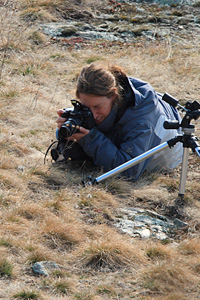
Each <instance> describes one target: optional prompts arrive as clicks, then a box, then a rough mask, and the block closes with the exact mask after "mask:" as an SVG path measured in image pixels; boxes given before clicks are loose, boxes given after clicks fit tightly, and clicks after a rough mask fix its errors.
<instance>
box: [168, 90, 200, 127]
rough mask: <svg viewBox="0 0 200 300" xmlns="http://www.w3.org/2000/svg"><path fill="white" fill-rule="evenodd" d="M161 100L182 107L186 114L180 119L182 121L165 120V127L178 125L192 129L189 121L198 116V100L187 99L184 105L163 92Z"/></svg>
mask: <svg viewBox="0 0 200 300" xmlns="http://www.w3.org/2000/svg"><path fill="white" fill-rule="evenodd" d="M162 100H164V101H165V102H167V103H169V104H170V105H171V106H173V107H176V106H178V107H179V108H181V109H182V111H185V112H186V114H185V116H184V117H183V119H182V122H181V123H179V122H178V121H165V122H164V124H163V126H164V128H165V129H178V128H179V127H182V128H188V129H192V128H194V125H191V124H190V122H191V121H192V120H197V119H198V118H199V117H200V103H199V102H198V101H196V100H195V101H193V102H192V101H188V102H186V104H185V107H183V106H182V105H180V104H179V103H178V100H177V99H175V98H173V97H172V96H171V95H169V94H167V93H165V94H164V95H163V97H162Z"/></svg>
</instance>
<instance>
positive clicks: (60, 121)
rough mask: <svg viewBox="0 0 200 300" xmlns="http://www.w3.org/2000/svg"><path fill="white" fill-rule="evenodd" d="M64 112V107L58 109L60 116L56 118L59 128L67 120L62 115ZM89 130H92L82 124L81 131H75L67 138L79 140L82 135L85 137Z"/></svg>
mask: <svg viewBox="0 0 200 300" xmlns="http://www.w3.org/2000/svg"><path fill="white" fill-rule="evenodd" d="M64 112H65V111H64V110H63V109H59V110H58V111H57V114H58V118H57V120H56V123H57V127H58V129H60V128H61V126H62V125H63V123H64V122H65V121H66V120H67V119H66V118H63V117H62V114H63V113H64ZM89 132H90V130H88V129H86V128H84V127H81V126H80V128H79V132H77V133H74V134H73V135H71V136H70V137H68V138H66V140H69V141H74V142H78V141H79V140H80V139H81V138H82V137H84V136H85V135H87V134H88V133H89Z"/></svg>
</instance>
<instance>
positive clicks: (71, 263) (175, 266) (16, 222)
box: [0, 0, 200, 300]
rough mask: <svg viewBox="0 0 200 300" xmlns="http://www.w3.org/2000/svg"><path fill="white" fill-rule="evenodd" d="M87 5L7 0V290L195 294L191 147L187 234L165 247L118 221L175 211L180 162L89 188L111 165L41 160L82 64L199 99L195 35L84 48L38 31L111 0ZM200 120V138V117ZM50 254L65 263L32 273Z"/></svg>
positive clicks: (1, 159) (0, 72) (0, 153)
mask: <svg viewBox="0 0 200 300" xmlns="http://www.w3.org/2000/svg"><path fill="white" fill-rule="evenodd" d="M72 2H73V3H72ZM78 2H79V1H59V0H57V1H48V0H46V1H45V0H44V1H41V0H40V1H39V0H38V1H36V0H35V1H34V0H33V1H25V0H23V1H4V2H3V1H0V25H1V26H0V107H1V113H0V118H1V119H0V125H1V126H0V127H1V129H0V139H1V141H0V167H1V169H0V180H1V184H0V258H1V259H0V268H2V269H1V270H2V271H0V273H1V277H0V295H2V297H4V298H5V299H11V298H16V299H17V297H18V299H28V297H29V298H31V297H32V299H33V297H35V299H42V300H46V299H48V300H57V299H58V300H59V299H70V300H76V299H81V300H90V299H91V300H107V299H109V300H110V299H131V298H135V299H139V300H142V299H147V300H149V299H151V300H152V299H153V300H154V299H155V300H157V299H159V300H180V299H181V300H186V299H191V300H196V299H198V298H199V281H200V265H199V258H200V246H199V245H200V243H199V228H200V225H199V224H200V223H199V216H200V214H199V208H200V202H199V200H200V197H199V194H200V193H199V192H200V190H199V160H198V158H197V157H196V156H195V155H194V154H191V155H190V161H189V167H188V176H187V179H188V180H187V185H186V196H185V202H184V205H183V207H182V206H181V207H180V208H181V209H183V211H184V216H186V221H187V222H188V223H189V231H188V232H184V233H183V234H179V235H178V236H175V240H170V243H169V244H166V245H164V244H162V243H161V242H158V241H155V240H150V241H149V240H147V241H145V240H139V239H136V238H130V237H129V236H128V235H124V234H121V233H119V232H118V231H117V229H116V228H115V227H114V226H113V223H114V220H115V218H116V216H118V213H119V209H121V208H126V207H127V206H130V207H140V208H147V209H153V210H155V211H156V212H158V213H166V212H169V211H170V209H171V208H173V207H174V205H175V203H176V202H177V194H178V189H179V176H180V167H179V168H177V169H176V170H173V171H172V172H169V173H164V172H163V173H156V174H145V175H144V176H142V178H141V179H140V180H138V182H136V183H130V182H126V181H124V180H122V179H118V178H110V179H109V180H107V181H105V182H103V183H102V184H100V185H97V186H87V185H86V187H83V186H82V184H81V180H82V179H85V178H86V177H87V175H92V177H94V178H95V177H96V176H99V174H102V170H99V169H94V168H91V165H87V164H83V165H82V164H81V165H80V164H73V163H72V162H71V163H69V164H68V165H66V166H56V165H52V164H51V160H50V157H49V156H48V157H47V161H46V164H45V165H44V164H43V159H44V153H45V151H46V149H47V147H48V145H49V144H50V143H51V141H53V140H54V139H55V129H56V123H55V120H56V110H57V108H60V107H61V108H62V107H66V106H69V105H70V99H73V98H74V91H75V86H76V79H77V76H78V74H79V72H80V70H81V69H82V66H83V65H85V64H86V63H89V62H91V61H96V60H98V61H100V62H101V63H103V64H108V63H110V62H111V63H112V64H116V65H120V66H121V67H122V68H124V69H125V70H126V71H127V73H128V74H130V75H133V76H135V77H138V78H142V79H144V80H146V81H148V82H150V83H151V84H152V85H153V86H154V87H155V88H156V90H158V91H167V92H169V93H170V94H172V95H173V96H175V97H177V98H178V99H180V100H181V103H182V104H184V103H185V102H186V101H187V100H198V98H199V46H198V45H197V43H192V41H189V40H182V44H180V45H179V44H175V43H173V41H172V40H170V37H169V38H168V39H167V38H166V39H165V40H163V41H160V42H159V41H157V42H156V43H154V42H146V41H145V40H144V39H141V40H138V42H137V43H135V45H127V46H126V48H124V46H123V45H119V44H115V43H114V44H113V45H111V46H110V47H105V48H104V47H102V45H101V43H100V42H98V41H96V42H93V43H91V44H90V45H88V46H87V47H83V48H81V49H78V50H77V49H75V48H73V47H66V45H64V44H61V43H55V42H52V40H51V39H50V38H49V37H48V36H45V35H44V34H43V33H42V32H41V31H40V30H39V29H38V24H40V23H42V22H52V21H61V20H62V17H65V16H66V15H65V14H66V13H67V12H68V13H69V9H70V8H71V11H74V10H75V9H79V10H80V9H83V8H87V7H88V6H90V7H89V8H88V10H89V11H90V12H94V13H97V12H98V10H99V9H100V6H101V5H102V4H104V5H105V4H107V2H106V1H101V3H100V2H98V3H97V2H96V1H92V0H85V1H82V5H83V6H80V4H78ZM70 4H71V6H70ZM72 4H73V5H72ZM129 8H130V7H128V6H127V7H126V9H127V10H129ZM130 13H131V14H135V8H133V11H132V12H130ZM124 14H125V11H124ZM11 21H12V22H11ZM191 87H192V88H191ZM195 125H196V134H197V135H198V136H199V135H200V126H199V122H198V121H195ZM43 260H53V261H55V262H56V263H58V264H59V266H60V270H59V272H57V273H52V274H51V275H50V276H49V277H48V278H42V277H36V276H33V273H32V271H31V266H32V265H33V263H34V262H37V261H43ZM6 267H7V271H6ZM3 268H4V269H3Z"/></svg>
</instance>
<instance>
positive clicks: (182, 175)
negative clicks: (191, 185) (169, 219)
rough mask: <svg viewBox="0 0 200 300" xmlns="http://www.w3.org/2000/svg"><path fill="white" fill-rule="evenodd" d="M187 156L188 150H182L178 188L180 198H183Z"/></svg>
mask: <svg viewBox="0 0 200 300" xmlns="http://www.w3.org/2000/svg"><path fill="white" fill-rule="evenodd" d="M188 155H189V148H183V159H182V169H181V177H180V187H179V196H181V197H183V196H184V194H185V184H186V176H187V167H188Z"/></svg>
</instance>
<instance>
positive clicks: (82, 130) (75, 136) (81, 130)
mask: <svg viewBox="0 0 200 300" xmlns="http://www.w3.org/2000/svg"><path fill="white" fill-rule="evenodd" d="M89 132H90V130H88V129H86V128H84V127H81V126H80V127H79V132H77V133H74V134H73V135H72V136H70V137H69V138H67V140H69V141H74V142H78V141H79V140H80V139H81V138H83V137H84V136H86V135H87V134H88V133H89Z"/></svg>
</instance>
